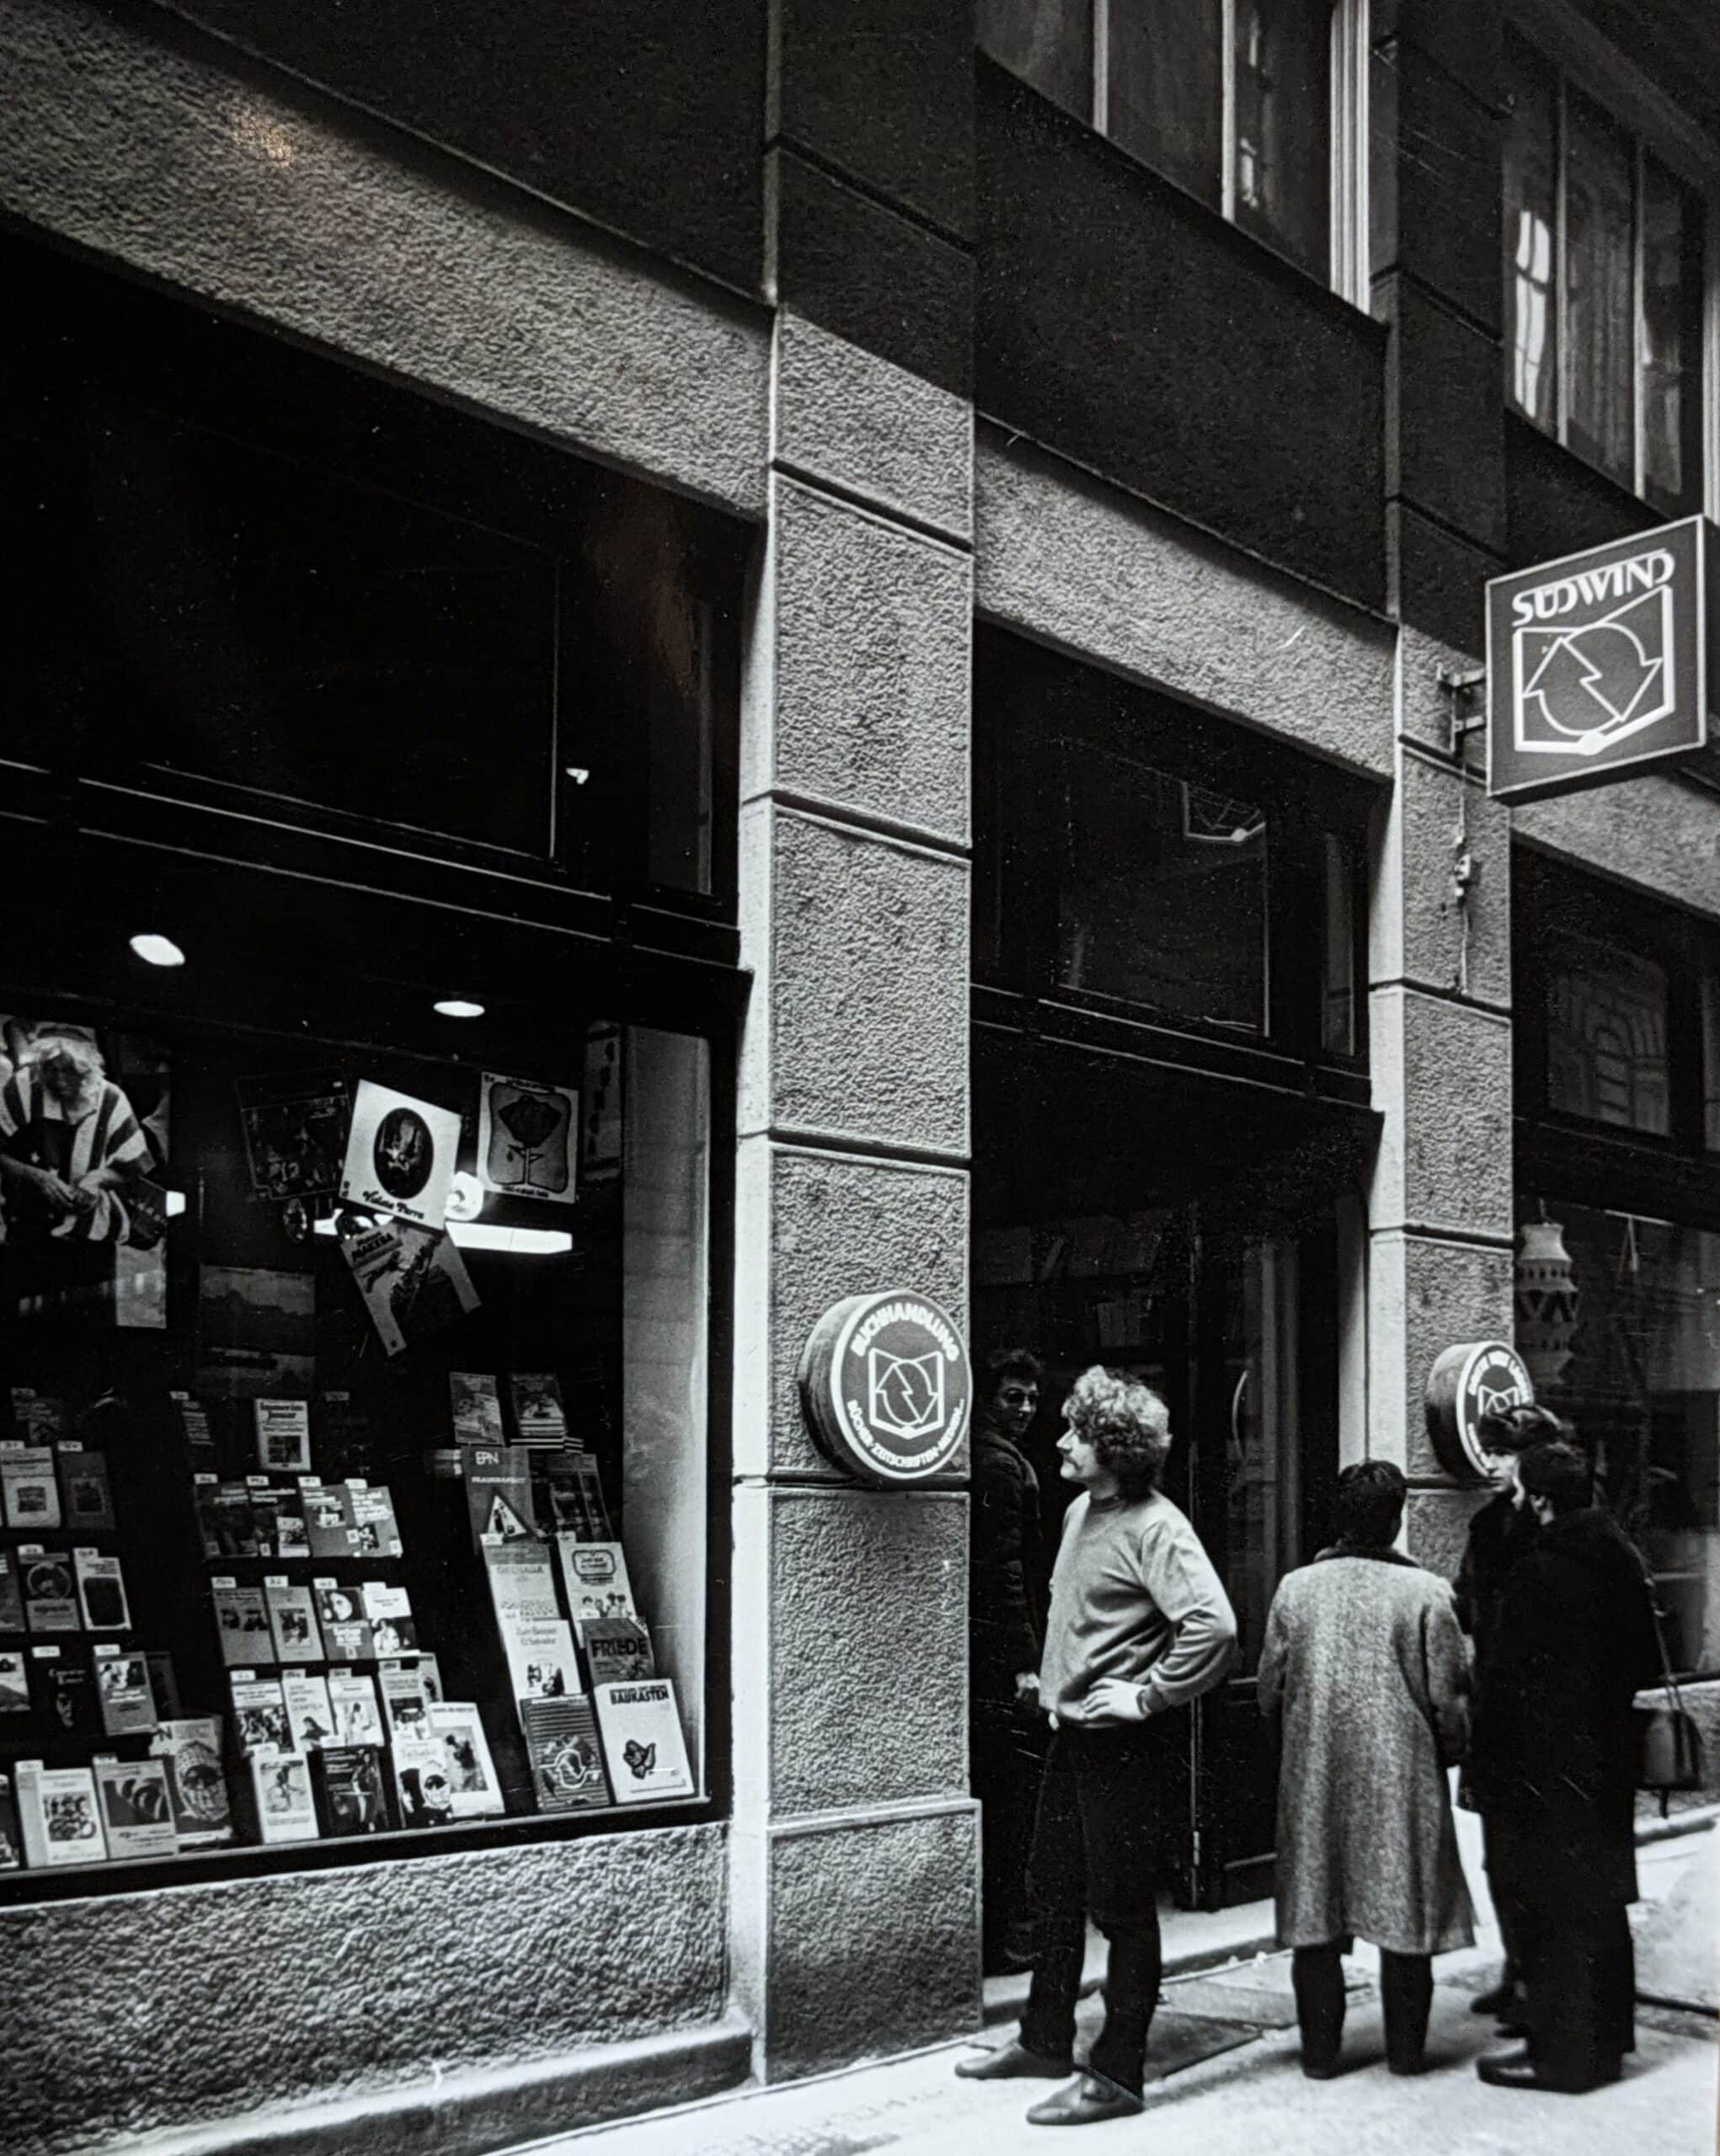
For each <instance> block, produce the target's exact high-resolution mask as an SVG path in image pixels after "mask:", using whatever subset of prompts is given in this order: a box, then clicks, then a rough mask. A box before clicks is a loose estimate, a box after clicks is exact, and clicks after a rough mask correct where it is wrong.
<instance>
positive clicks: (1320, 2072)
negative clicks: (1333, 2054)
mask: <svg viewBox="0 0 1720 2156" xmlns="http://www.w3.org/2000/svg"><path fill="white" fill-rule="evenodd" d="M1340 2073H1343V2061H1342V2060H1341V2059H1336V2058H1333V2059H1320V2060H1317V2061H1315V2062H1314V2063H1310V2062H1309V2061H1308V2060H1307V2059H1304V2060H1303V2061H1302V2079H1304V2080H1305V2081H1336V2080H1337V2079H1338V2075H1339V2074H1340Z"/></svg>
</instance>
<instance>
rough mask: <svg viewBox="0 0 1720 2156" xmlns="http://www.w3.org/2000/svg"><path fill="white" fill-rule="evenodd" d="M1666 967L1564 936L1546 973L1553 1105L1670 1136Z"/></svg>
mask: <svg viewBox="0 0 1720 2156" xmlns="http://www.w3.org/2000/svg"><path fill="white" fill-rule="evenodd" d="M1669 1090H1670V1089H1669V1082H1668V1074H1667V1062H1666V974H1665V969H1664V968H1663V967H1660V966H1658V965H1656V964H1655V963H1654V962H1653V959H1650V958H1638V957H1637V956H1636V955H1635V953H1632V952H1629V951H1621V950H1615V949H1613V948H1612V947H1610V946H1609V945H1607V944H1605V943H1598V942H1591V941H1589V939H1587V938H1585V937H1561V938H1560V939H1559V940H1558V942H1557V946H1556V948H1555V951H1554V953H1553V954H1552V960H1551V963H1550V964H1549V966H1548V969H1547V976H1546V1104H1547V1106H1548V1107H1550V1108H1555V1109H1557V1110H1559V1111H1560V1112H1561V1113H1564V1114H1566V1115H1580V1116H1587V1117H1589V1118H1590V1119H1591V1120H1592V1121H1593V1122H1595V1123H1618V1124H1621V1126H1623V1128H1625V1129H1629V1130H1647V1131H1652V1132H1653V1133H1654V1134H1655V1135H1657V1136H1659V1137H1662V1138H1664V1136H1665V1135H1666V1134H1667V1131H1668V1129H1669Z"/></svg>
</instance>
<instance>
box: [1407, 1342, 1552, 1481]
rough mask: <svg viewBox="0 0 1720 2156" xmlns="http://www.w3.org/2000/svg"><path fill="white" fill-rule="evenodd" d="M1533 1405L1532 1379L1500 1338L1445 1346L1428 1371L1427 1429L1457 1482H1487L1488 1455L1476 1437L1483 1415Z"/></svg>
mask: <svg viewBox="0 0 1720 2156" xmlns="http://www.w3.org/2000/svg"><path fill="white" fill-rule="evenodd" d="M1534 1405H1535V1381H1534V1380H1533V1379H1532V1378H1531V1377H1530V1374H1529V1370H1528V1367H1527V1365H1526V1364H1525V1362H1524V1360H1523V1358H1522V1357H1521V1356H1520V1354H1519V1353H1517V1351H1516V1349H1515V1348H1510V1347H1508V1346H1507V1345H1506V1344H1505V1342H1504V1341H1503V1340H1466V1341H1461V1342H1459V1343H1458V1344H1457V1346H1456V1347H1455V1348H1446V1350H1445V1353H1443V1354H1442V1355H1440V1357H1439V1358H1438V1359H1437V1360H1436V1361H1435V1363H1434V1367H1433V1369H1431V1370H1430V1371H1429V1374H1428V1390H1427V1417H1428V1435H1429V1437H1430V1438H1432V1439H1433V1443H1434V1452H1435V1453H1436V1454H1438V1455H1439V1459H1440V1465H1441V1466H1442V1467H1443V1468H1444V1469H1445V1471H1446V1473H1447V1474H1449V1475H1455V1476H1456V1477H1457V1479H1458V1480H1459V1481H1461V1482H1490V1481H1492V1480H1493V1454H1491V1453H1490V1452H1489V1451H1488V1449H1487V1446H1486V1445H1485V1444H1484V1443H1483V1442H1482V1436H1481V1428H1480V1426H1481V1420H1482V1417H1483V1416H1484V1415H1498V1414H1502V1413H1503V1412H1504V1411H1505V1410H1506V1409H1507V1408H1509V1407H1532V1406H1534Z"/></svg>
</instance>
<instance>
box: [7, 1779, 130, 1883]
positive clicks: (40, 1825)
mask: <svg viewBox="0 0 1720 2156" xmlns="http://www.w3.org/2000/svg"><path fill="white" fill-rule="evenodd" d="M13 1787H14V1790H15V1791H16V1794H17V1797H18V1816H19V1827H20V1828H21V1829H22V1833H23V1839H24V1856H25V1859H26V1860H27V1861H28V1862H29V1864H30V1865H32V1866H33V1867H39V1868H40V1869H43V1870H56V1869H57V1868H58V1867H59V1866H60V1865H72V1864H101V1863H104V1862H105V1861H106V1859H107V1854H108V1845H107V1841H106V1838H105V1837H104V1835H103V1833H102V1822H101V1813H100V1811H99V1808H98V1806H97V1804H96V1796H95V1777H94V1776H93V1774H91V1772H90V1770H89V1769H88V1767H45V1766H44V1765H43V1764H42V1763H41V1761H40V1759H20V1760H19V1762H18V1764H17V1767H16V1769H15V1770H14V1782H13Z"/></svg>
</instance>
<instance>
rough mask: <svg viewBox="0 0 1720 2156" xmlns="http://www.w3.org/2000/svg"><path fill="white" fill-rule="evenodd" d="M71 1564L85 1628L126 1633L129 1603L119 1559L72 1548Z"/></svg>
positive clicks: (128, 1627) (92, 1630)
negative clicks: (75, 1577)
mask: <svg viewBox="0 0 1720 2156" xmlns="http://www.w3.org/2000/svg"><path fill="white" fill-rule="evenodd" d="M72 1570H73V1572H74V1573H75V1574H76V1576H77V1599H78V1603H79V1604H80V1606H81V1607H82V1609H83V1629H84V1630H85V1631H87V1632H129V1631H130V1630H131V1604H129V1603H128V1602H127V1601H126V1581H125V1576H124V1574H123V1573H122V1572H120V1561H119V1559H118V1558H117V1557H104V1556H103V1555H102V1553H101V1551H100V1550H73V1551H72Z"/></svg>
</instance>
